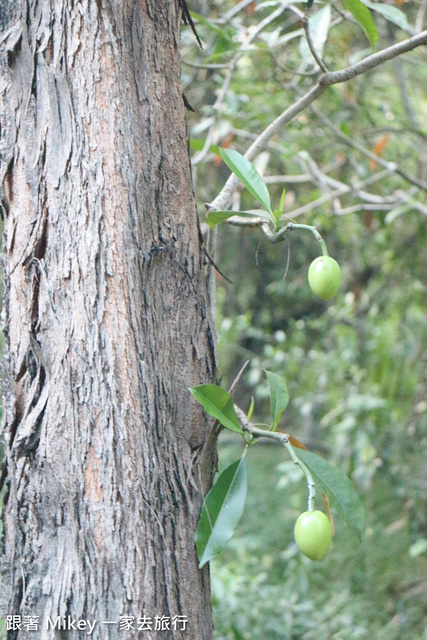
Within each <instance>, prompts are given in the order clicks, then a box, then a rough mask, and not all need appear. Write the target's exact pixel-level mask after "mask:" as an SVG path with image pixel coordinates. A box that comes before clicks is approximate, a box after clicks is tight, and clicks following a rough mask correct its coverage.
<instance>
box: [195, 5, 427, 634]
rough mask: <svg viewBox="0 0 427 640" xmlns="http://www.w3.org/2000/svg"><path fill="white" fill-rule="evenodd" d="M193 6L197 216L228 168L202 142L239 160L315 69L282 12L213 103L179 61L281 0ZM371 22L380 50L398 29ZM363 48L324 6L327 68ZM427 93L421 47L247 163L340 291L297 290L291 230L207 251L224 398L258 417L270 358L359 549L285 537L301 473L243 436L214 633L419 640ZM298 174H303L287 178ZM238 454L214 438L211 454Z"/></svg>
mask: <svg viewBox="0 0 427 640" xmlns="http://www.w3.org/2000/svg"><path fill="white" fill-rule="evenodd" d="M199 4H200V6H199V10H200V11H202V12H203V11H205V13H204V16H205V17H204V19H203V21H199V22H198V24H197V26H198V30H199V32H200V35H201V37H202V39H203V41H204V43H205V48H204V50H203V52H200V51H198V50H197V47H196V45H195V44H194V42H193V39H192V36H191V34H190V33H189V32H187V31H185V32H184V34H183V59H184V65H183V82H184V88H185V93H186V95H187V97H188V98H189V100H190V103H191V104H192V105H193V107H194V108H195V109H196V113H195V114H191V115H189V125H190V135H191V136H192V137H194V138H197V139H198V140H199V143H198V147H197V149H195V150H194V151H193V161H194V180H195V187H196V195H197V198H198V207H199V212H200V214H201V218H202V220H203V219H204V216H205V207H204V203H205V202H211V201H212V200H213V199H214V198H215V197H216V195H217V194H218V193H219V192H220V190H221V188H222V186H223V184H224V182H225V180H226V179H227V177H228V175H229V171H228V169H227V168H226V167H225V165H224V164H223V163H220V162H218V159H217V156H216V154H215V153H214V150H213V149H212V147H211V148H210V149H209V148H208V149H207V153H205V154H203V152H202V153H201V148H202V147H203V143H204V142H206V144H208V143H209V144H208V147H209V145H219V146H230V147H231V148H235V149H237V150H238V151H240V152H241V153H244V152H245V150H246V149H247V148H248V146H249V144H250V143H251V142H252V141H253V138H254V136H256V135H258V134H259V133H260V132H261V131H262V130H263V129H264V128H265V127H266V126H267V125H268V124H269V123H270V122H272V121H273V120H274V119H275V118H276V117H277V116H278V115H279V114H280V113H281V112H282V111H284V109H285V108H286V107H287V106H289V105H290V104H292V103H293V102H295V101H296V100H297V99H298V98H299V97H300V96H301V95H302V94H304V93H305V92H306V91H307V90H309V88H310V87H311V86H313V84H314V83H315V81H316V78H317V77H318V75H316V69H315V66H314V65H312V64H310V63H308V62H307V61H305V62H304V60H302V59H301V51H300V48H299V40H300V37H301V33H299V34H298V30H299V29H301V23H300V18H298V15H300V14H298V10H299V11H301V10H304V5H303V4H301V5H298V4H297V5H292V7H294V8H295V7H296V9H295V10H293V9H292V7H290V8H289V10H286V11H284V12H283V14H282V15H281V16H280V18H278V19H276V20H274V21H272V22H271V23H270V24H268V25H267V26H266V27H265V29H264V30H263V31H262V32H261V33H260V35H259V37H258V38H255V39H254V40H253V41H252V43H251V44H250V46H248V47H247V50H246V51H245V53H244V55H243V56H242V57H241V59H240V61H239V62H238V64H237V65H236V68H235V69H234V71H233V74H232V78H231V81H230V85H229V87H228V89H227V91H226V92H225V94H224V99H223V101H222V102H220V104H216V106H214V105H215V102H216V101H218V96H219V95H220V91H221V88H222V86H223V83H224V78H225V77H226V74H227V68H200V66H191V65H192V64H196V65H200V64H205V63H207V64H213V63H215V64H221V63H222V64H224V65H227V64H229V63H230V61H231V60H232V58H233V55H235V54H236V52H237V51H238V50H239V46H240V45H241V43H242V42H244V40H245V38H246V37H247V36H248V34H250V33H252V32H253V30H254V29H256V28H257V25H259V24H260V22H261V21H262V20H265V19H267V18H268V16H269V15H270V14H271V12H272V11H273V10H274V9H275V8H277V6H278V4H279V3H277V2H258V3H256V2H252V3H251V4H250V5H246V8H244V9H243V10H241V11H240V12H238V13H236V15H235V16H234V17H232V18H231V19H229V20H228V22H227V24H226V25H223V24H222V23H221V19H222V18H223V17H224V16H227V12H231V11H232V10H233V8H235V7H236V6H237V4H238V3H236V2H232V1H231V0H214V1H212V2H211V3H203V2H200V3H199ZM208 4H209V6H207V5H208ZM392 6H393V7H394V5H392ZM400 8H401V10H402V11H403V12H404V15H405V16H406V18H407V22H408V24H410V25H414V24H415V23H417V24H418V25H419V23H420V21H421V22H422V17H423V16H421V15H420V5H419V4H417V3H415V2H407V3H405V5H403V6H401V7H400ZM316 10H317V7H316V4H315V5H314V11H316ZM374 17H375V20H376V23H377V25H378V29H379V33H380V39H379V42H378V44H377V49H380V48H385V47H387V46H388V45H390V44H392V43H393V42H395V41H398V40H402V39H403V38H405V37H407V36H408V33H407V32H404V31H402V30H401V29H399V28H398V27H397V26H396V25H394V24H392V23H390V22H387V21H386V20H385V19H384V18H383V17H381V16H380V15H379V14H378V13H376V12H375V14H374ZM417 21H418V22H417ZM196 22H197V20H196ZM402 24H403V25H404V23H402ZM424 28H425V27H424ZM251 30H252V31H251ZM370 53H371V50H370V49H369V45H368V42H367V40H366V39H364V36H363V34H362V33H361V32H360V29H359V28H358V27H357V25H354V24H353V23H352V22H351V21H349V20H342V19H341V18H340V15H339V14H338V13H337V12H336V11H335V9H333V16H332V26H331V28H330V29H329V33H328V34H327V41H326V45H325V49H324V52H323V60H324V62H325V63H326V65H327V66H328V68H329V69H332V70H337V69H340V68H343V67H344V66H346V65H349V64H352V63H354V62H355V61H357V60H359V59H361V58H362V57H363V56H366V55H369V54H370ZM426 86H427V64H426V59H425V53H424V52H422V51H421V50H417V51H414V52H411V53H410V54H407V55H405V56H404V57H403V58H402V59H399V60H395V61H393V62H389V63H387V64H386V65H382V66H381V67H378V68H377V69H375V70H373V71H370V72H369V73H368V74H367V75H366V76H360V77H358V78H356V79H354V80H352V81H351V82H349V83H345V84H342V85H336V86H333V87H331V88H330V89H328V91H327V92H326V93H325V94H324V95H323V96H321V98H320V99H319V100H318V101H316V102H315V103H314V105H313V106H314V110H307V111H305V112H302V113H301V114H300V115H299V116H297V117H296V118H295V119H294V120H293V121H292V122H291V123H289V124H288V125H287V126H286V127H285V128H284V129H283V130H282V131H280V133H278V134H277V135H276V136H275V137H274V139H273V140H272V142H271V143H270V144H269V145H268V147H267V149H266V150H265V151H263V152H262V154H260V156H258V158H257V159H256V160H255V164H256V165H257V167H258V169H259V170H260V171H261V172H262V173H263V174H264V177H265V178H266V179H268V178H269V177H273V176H276V177H277V176H279V177H283V178H284V179H286V180H287V182H286V183H284V182H281V181H280V180H279V179H277V180H273V182H269V189H270V192H271V195H272V204H273V206H277V205H278V203H279V200H280V196H281V192H282V188H283V186H286V189H287V199H286V203H285V213H287V214H288V215H289V216H290V218H291V219H292V217H293V212H295V211H296V215H297V216H298V222H303V223H305V224H312V225H316V226H317V227H318V228H319V230H320V231H321V233H322V236H323V237H324V239H325V241H326V244H327V246H328V250H329V253H330V255H331V256H333V257H334V258H335V259H336V260H337V261H338V262H339V264H340V266H341V270H342V274H343V279H342V285H341V290H340V292H339V294H338V296H337V298H336V299H335V300H334V301H332V302H331V303H325V302H323V301H321V300H319V299H316V298H315V296H314V295H313V294H312V292H311V291H310V289H309V286H308V282H307V271H308V267H309V265H310V262H311V261H312V260H313V258H315V257H316V256H317V255H319V253H320V250H319V246H318V245H317V243H316V241H315V240H314V239H313V236H312V234H310V233H304V232H302V231H296V230H295V231H293V232H292V234H288V241H285V242H282V243H280V244H278V245H272V244H269V243H268V241H267V240H266V239H265V237H264V236H263V234H262V232H261V231H260V230H257V229H242V228H236V227H232V226H230V225H228V224H224V225H222V226H220V227H219V229H218V232H217V233H218V235H217V239H216V251H215V255H214V258H215V262H216V263H217V264H218V265H219V267H220V269H221V271H222V272H223V273H224V274H225V275H226V276H227V277H229V278H231V279H232V280H233V283H232V284H229V283H227V282H226V281H225V280H224V278H222V277H221V275H219V274H217V275H216V280H217V293H216V305H217V332H218V344H219V356H220V369H221V374H222V385H223V386H224V387H225V388H227V387H228V386H229V385H230V384H231V382H232V381H233V379H234V378H235V376H236V374H237V372H238V371H239V370H240V368H241V366H242V364H243V363H244V362H245V361H246V360H247V359H249V360H250V364H249V367H248V369H247V371H246V373H245V375H244V377H243V379H242V380H241V382H240V383H239V386H238V388H237V390H236V392H235V400H236V402H237V404H239V406H241V407H242V409H244V410H248V407H249V405H250V402H251V397H252V396H253V397H254V399H255V413H254V417H253V420H254V421H258V422H264V421H265V420H266V419H267V416H268V412H269V401H268V397H267V396H268V385H267V382H266V379H265V376H264V373H263V370H264V369H267V370H270V371H273V372H275V373H277V374H279V375H283V376H284V377H285V378H286V381H287V383H288V388H289V392H290V398H291V401H290V404H289V406H288V408H287V410H286V412H285V414H284V416H283V418H282V420H281V423H280V425H279V428H281V429H282V430H284V431H286V432H288V433H291V434H292V435H294V436H296V437H297V438H298V439H300V440H301V441H303V442H304V443H305V444H306V445H307V446H309V447H310V448H311V449H312V450H313V451H316V452H318V453H320V454H321V455H324V456H325V457H326V458H327V459H328V460H330V461H331V462H333V463H334V464H336V465H337V466H338V467H339V468H341V469H342V470H343V471H345V472H346V473H347V474H348V475H349V477H350V478H351V479H352V480H353V482H354V483H355V485H356V487H357V489H358V491H359V493H360V495H361V497H362V499H363V502H364V505H365V509H366V512H367V526H366V532H365V537H364V541H363V543H362V544H361V545H360V544H359V543H358V541H357V539H356V536H355V535H354V534H353V533H351V532H350V531H349V530H348V529H347V528H346V527H345V526H344V525H342V524H341V523H340V522H337V523H336V524H337V534H336V536H335V538H334V543H333V548H332V549H331V550H330V552H329V553H328V555H327V556H326V558H325V559H324V560H323V561H322V562H321V563H315V562H312V561H310V560H308V559H306V558H304V557H302V556H301V555H300V554H299V553H298V552H297V549H296V546H295V544H294V543H293V534H292V531H293V525H294V522H295V520H296V519H297V517H298V515H299V514H300V513H301V512H302V511H303V510H305V508H306V498H307V490H306V487H305V485H304V481H303V480H302V479H301V477H300V475H301V474H300V472H299V471H298V469H295V467H294V465H293V464H292V463H291V462H290V461H289V460H287V459H286V452H285V451H283V450H282V448H280V447H277V448H275V447H274V446H269V445H261V443H258V444H257V445H256V446H254V447H252V448H251V450H250V452H249V454H248V457H247V463H248V482H249V489H248V497H247V506H246V509H245V513H244V515H243V518H242V521H241V524H240V525H239V527H238V530H237V533H236V534H235V535H234V537H233V539H232V541H231V542H230V543H229V545H228V547H227V548H226V550H225V551H224V553H223V554H222V556H220V557H219V558H217V559H215V560H214V562H213V563H212V585H213V602H214V611H215V623H216V638H217V639H218V640H240V639H243V638H244V639H245V640H252V639H254V640H255V639H259V638H266V639H268V640H276V639H277V640H288V639H297V638H298V639H299V638H301V639H304V640H309V639H311V638H313V639H316V640H330V639H334V640H350V639H356V638H369V640H371V639H373V638H375V640H402V639H403V638H405V640H421V639H422V640H427V623H426V620H427V542H426V540H427V511H426V491H427V467H426V464H425V460H426V455H427V400H426V398H427V393H426V392H427V348H426V345H427V278H426V273H427V250H426V248H427V231H426V224H425V221H426V218H425V214H426V208H425V205H424V204H423V203H424V202H425V193H424V192H423V191H422V189H420V188H419V187H418V186H417V184H416V183H417V181H425V180H426V177H427V145H426V138H427V130H426V127H425V122H426V116H427V94H426V92H425V87H426ZM325 116H326V118H327V120H325ZM340 134H344V137H343V136H342V135H340ZM200 140H201V141H202V142H200ZM355 145H356V146H355ZM361 149H362V150H361ZM366 151H367V152H368V153H366ZM369 152H370V153H376V154H378V155H381V158H382V159H383V160H386V161H387V162H396V163H397V164H398V165H399V166H400V168H401V169H402V172H403V174H404V175H402V172H400V173H399V172H395V171H383V169H384V168H383V167H380V166H378V164H377V163H376V162H375V161H374V160H373V158H372V157H369ZM294 175H295V176H299V178H300V179H295V180H294V181H292V180H290V176H294ZM325 175H326V176H327V177H328V179H329V178H330V179H332V180H336V181H337V183H339V184H345V185H348V186H349V191H348V193H346V194H342V193H340V194H339V196H338V197H337V198H338V199H334V198H332V197H329V195H328V194H330V192H331V190H333V188H334V187H333V183H332V182H331V181H329V182H327V181H326V183H325V179H324V177H325ZM360 182H362V183H363V182H364V186H363V187H361V188H357V187H354V185H357V183H360ZM402 194H403V195H402ZM320 198H323V200H319V203H318V204H317V206H315V207H314V206H313V207H312V205H311V203H313V202H315V201H316V200H317V199H320ZM305 205H308V207H307V209H306V211H305V213H304V214H301V213H300V212H299V208H300V207H303V206H305ZM253 206H254V201H253V199H252V198H251V196H250V194H248V192H247V191H242V192H241V193H240V194H238V195H235V201H234V202H233V209H236V208H240V209H245V208H247V209H250V208H253ZM233 438H234V437H233V436H232V437H231V440H232V441H233ZM240 451H241V448H239V445H237V444H233V442H230V436H229V435H227V437H224V438H223V439H222V440H221V441H220V461H221V466H225V465H226V464H229V463H231V462H232V461H233V460H234V459H236V458H237V456H238V455H239V452H240ZM318 507H320V508H322V505H321V503H319V505H318Z"/></svg>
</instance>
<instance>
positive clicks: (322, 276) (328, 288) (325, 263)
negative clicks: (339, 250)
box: [308, 256, 341, 300]
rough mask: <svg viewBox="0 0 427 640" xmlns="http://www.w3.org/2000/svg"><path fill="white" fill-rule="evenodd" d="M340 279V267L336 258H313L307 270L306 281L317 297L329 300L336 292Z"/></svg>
mask: <svg viewBox="0 0 427 640" xmlns="http://www.w3.org/2000/svg"><path fill="white" fill-rule="evenodd" d="M340 281H341V269H340V267H339V264H338V262H336V260H334V259H333V258H331V257H330V256H319V257H318V258H316V259H315V260H313V262H312V263H311V265H310V268H309V270H308V283H309V285H310V287H311V289H312V291H313V292H314V293H315V294H316V295H317V296H319V298H322V300H331V299H332V298H333V297H334V296H335V295H336V294H337V292H338V289H339V287H340Z"/></svg>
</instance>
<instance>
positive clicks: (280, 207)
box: [279, 189, 286, 215]
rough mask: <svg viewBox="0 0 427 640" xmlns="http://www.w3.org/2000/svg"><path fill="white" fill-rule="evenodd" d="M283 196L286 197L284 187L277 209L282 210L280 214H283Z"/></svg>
mask: <svg viewBox="0 0 427 640" xmlns="http://www.w3.org/2000/svg"><path fill="white" fill-rule="evenodd" d="M285 197H286V189H283V191H282V196H281V198H280V204H279V209H280V211H281V212H282V215H283V209H284V208H285Z"/></svg>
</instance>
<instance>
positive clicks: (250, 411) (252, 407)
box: [247, 396, 255, 420]
mask: <svg viewBox="0 0 427 640" xmlns="http://www.w3.org/2000/svg"><path fill="white" fill-rule="evenodd" d="M254 409H255V400H254V397H253V396H251V404H250V405H249V410H248V413H247V418H248V420H250V419H251V418H252V414H253V412H254Z"/></svg>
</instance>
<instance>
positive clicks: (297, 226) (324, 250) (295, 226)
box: [285, 222, 329, 256]
mask: <svg viewBox="0 0 427 640" xmlns="http://www.w3.org/2000/svg"><path fill="white" fill-rule="evenodd" d="M286 229H289V231H292V230H293V229H308V230H309V231H311V233H313V234H314V237H315V238H316V240H317V241H318V242H319V243H320V246H321V247H322V253H323V255H324V256H328V255H329V253H328V249H327V247H326V243H325V241H324V240H323V238H322V236H321V235H320V233H319V232H318V230H317V229H316V227H312V226H311V225H309V224H294V223H293V222H289V224H287V225H286V227H285V231H286Z"/></svg>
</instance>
